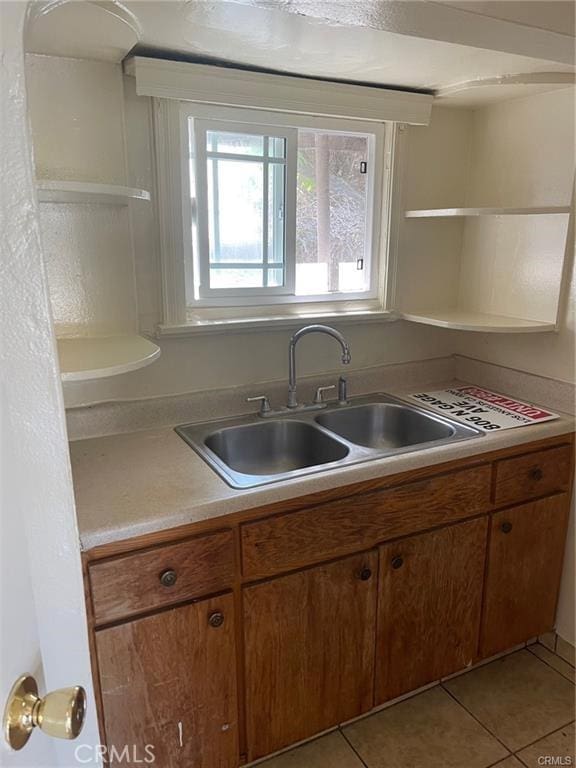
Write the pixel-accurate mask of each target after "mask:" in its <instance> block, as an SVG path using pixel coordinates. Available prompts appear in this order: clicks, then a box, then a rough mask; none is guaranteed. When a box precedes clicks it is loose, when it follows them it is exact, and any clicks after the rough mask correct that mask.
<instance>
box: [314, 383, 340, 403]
mask: <svg viewBox="0 0 576 768" xmlns="http://www.w3.org/2000/svg"><path fill="white" fill-rule="evenodd" d="M331 389H336V385H335V384H330V386H329V387H318V388H317V390H316V394H315V395H314V405H321V404H322V403H323V402H324V392H328V391H329V390H331Z"/></svg>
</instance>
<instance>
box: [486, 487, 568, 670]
mask: <svg viewBox="0 0 576 768" xmlns="http://www.w3.org/2000/svg"><path fill="white" fill-rule="evenodd" d="M568 511H569V496H568V494H565V493H561V494H557V495H555V496H551V497H549V498H546V499H541V500H540V501H534V502H532V503H529V504H523V505H522V506H518V507H512V508H511V509H506V510H503V511H501V512H497V513H496V514H494V515H492V519H491V521H490V546H489V551H488V572H487V577H486V587H485V605H484V619H483V623H482V635H481V655H482V656H484V657H486V656H492V655H493V654H495V653H498V652H499V651H504V650H506V649H507V648H511V647H512V646H514V645H517V644H518V643H522V642H524V641H525V640H528V639H530V638H532V637H537V636H538V635H540V634H543V633H544V632H547V631H548V630H550V629H552V628H553V626H554V619H555V614H556V602H557V599H558V589H559V586H560V577H561V575H562V561H563V557H564V545H565V540H566V526H567V522H568Z"/></svg>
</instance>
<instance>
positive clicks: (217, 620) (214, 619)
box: [208, 611, 224, 629]
mask: <svg viewBox="0 0 576 768" xmlns="http://www.w3.org/2000/svg"><path fill="white" fill-rule="evenodd" d="M208 624H210V626H211V627H214V629H218V627H221V626H222V624H224V614H223V613H222V611H214V612H213V613H211V614H210V616H208Z"/></svg>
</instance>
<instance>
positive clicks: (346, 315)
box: [157, 307, 400, 337]
mask: <svg viewBox="0 0 576 768" xmlns="http://www.w3.org/2000/svg"><path fill="white" fill-rule="evenodd" d="M267 309H268V310H269V312H267V313H266V314H258V315H256V314H253V315H250V316H249V315H247V314H246V313H244V314H243V315H242V316H239V315H236V316H227V317H225V316H223V315H222V313H220V316H218V317H217V316H214V315H209V314H208V313H206V314H204V313H202V314H200V312H195V313H190V315H189V318H188V321H187V322H185V323H182V324H180V325H160V326H158V330H157V335H158V336H161V337H162V336H166V337H170V336H172V337H173V336H192V335H196V334H199V333H215V334H218V333H246V332H248V333H250V332H261V331H264V330H266V331H269V330H271V329H282V328H286V329H291V328H298V327H299V326H301V325H302V324H306V323H316V322H333V323H336V324H338V325H351V324H354V323H356V324H358V323H372V322H392V321H394V320H399V319H400V317H399V315H398V313H396V312H392V311H388V310H385V309H382V308H381V307H377V308H362V309H349V308H347V309H329V308H327V307H326V308H324V309H316V308H314V309H313V310H312V309H311V308H304V307H302V309H301V311H298V309H294V307H292V311H291V312H290V313H282V312H280V311H275V310H277V309H278V308H272V307H268V308H267Z"/></svg>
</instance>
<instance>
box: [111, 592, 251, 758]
mask: <svg viewBox="0 0 576 768" xmlns="http://www.w3.org/2000/svg"><path fill="white" fill-rule="evenodd" d="M96 649H97V654H98V667H99V671H100V680H101V686H102V701H103V708H104V730H105V734H106V743H107V745H108V749H109V753H110V754H111V755H115V756H117V757H116V760H112V763H111V764H112V765H116V764H118V765H120V764H122V759H121V757H120V756H122V754H123V753H124V754H125V750H126V748H127V747H128V750H132V749H135V750H136V753H137V754H138V756H139V757H140V759H141V761H145V760H146V758H151V757H152V756H153V757H154V764H155V765H158V766H162V768H233V767H234V766H236V765H237V764H238V722H237V718H238V715H237V711H238V704H237V691H236V655H235V649H234V605H233V598H232V595H231V594H227V595H223V596H221V597H215V598H211V599H208V600H202V601H200V602H196V603H192V604H189V605H184V606H181V607H179V608H173V609H171V610H167V611H163V612H161V613H157V614H154V615H152V616H147V617H145V618H143V619H136V620H134V621H129V622H127V623H126V624H119V625H118V626H115V627H110V628H108V629H102V630H99V631H97V632H96ZM124 762H126V759H125V758H124ZM148 762H150V759H149V760H148Z"/></svg>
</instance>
